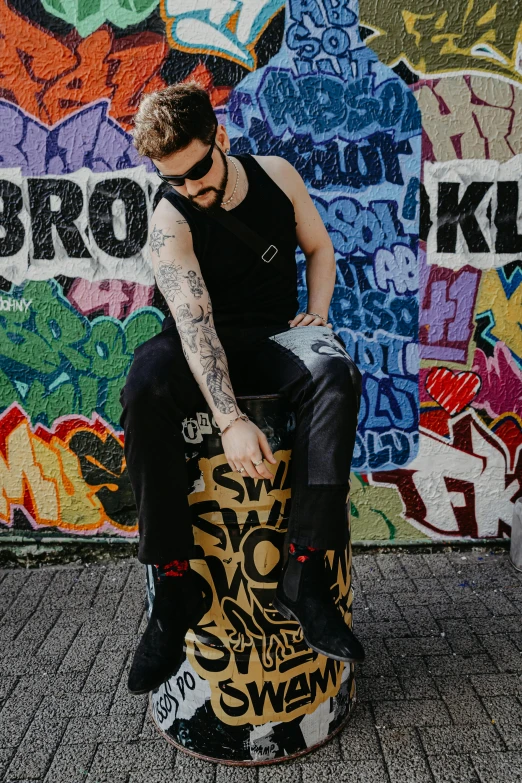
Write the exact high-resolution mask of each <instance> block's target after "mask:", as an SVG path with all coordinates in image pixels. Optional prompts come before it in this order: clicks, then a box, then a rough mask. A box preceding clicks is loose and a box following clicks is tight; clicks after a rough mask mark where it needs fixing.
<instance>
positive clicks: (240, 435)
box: [221, 419, 277, 479]
mask: <svg viewBox="0 0 522 783" xmlns="http://www.w3.org/2000/svg"><path fill="white" fill-rule="evenodd" d="M221 443H222V445H223V451H224V452H225V457H226V458H227V462H228V464H229V465H230V467H231V468H232V470H237V471H239V468H245V470H244V471H243V473H242V475H243V476H244V475H245V474H247V473H248V475H249V476H251V477H252V478H266V479H273V478H274V474H273V473H271V472H270V471H269V470H268V468H267V467H266V465H265V463H264V462H260V463H259V465H257V467H256V466H255V465H254V464H253V463H254V462H259V460H261V459H267V460H268V461H269V462H271V463H272V464H274V465H276V464H277V459H276V458H275V457H274V455H273V453H272V449H271V448H270V446H269V445H268V441H267V439H266V435H265V433H264V432H263V431H262V430H260V429H259V427H258V426H257V425H256V424H254V422H253V421H243V419H238V421H235V422H234V423H233V424H232V426H231V427H230V429H228V430H227V431H226V432H225V434H224V435H223V436H222V438H221Z"/></svg>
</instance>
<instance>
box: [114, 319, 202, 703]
mask: <svg viewBox="0 0 522 783" xmlns="http://www.w3.org/2000/svg"><path fill="white" fill-rule="evenodd" d="M169 324H171V325H170V326H169ZM164 326H166V327H168V328H164V329H163V331H162V332H161V333H160V334H158V335H156V336H155V337H153V338H152V339H151V340H148V341H147V342H146V343H144V344H143V345H141V346H140V347H139V348H138V349H137V350H136V352H135V356H134V360H133V363H132V366H131V369H130V371H129V374H128V376H127V381H126V383H125V387H124V388H123V390H122V393H121V402H122V406H123V413H122V416H121V420H120V421H121V425H122V427H123V429H124V433H125V458H126V462H127V470H128V472H129V477H130V481H131V485H132V489H133V492H134V497H135V500H136V506H137V509H138V521H139V533H140V539H139V549H138V559H139V560H140V561H141V562H142V563H150V564H154V565H155V566H156V568H155V571H156V583H155V597H154V604H153V608H152V613H151V616H150V619H149V622H148V625H147V628H146V630H145V632H144V634H143V636H142V638H141V640H140V643H139V645H138V647H137V649H136V652H135V654H134V660H133V663H132V666H131V670H130V673H129V679H128V687H129V690H130V691H131V692H132V693H136V694H138V693H146V692H147V691H149V690H152V689H153V688H156V687H158V686H159V685H160V684H161V683H162V682H164V681H165V680H166V679H168V677H169V676H171V675H172V674H174V673H175V671H176V670H177V668H178V667H179V664H180V663H181V660H182V657H183V645H184V639H185V634H186V632H187V630H188V629H189V628H190V627H194V624H197V623H198V621H199V620H200V619H201V617H202V615H203V613H204V603H203V594H202V585H201V583H200V577H199V576H198V574H197V573H196V572H195V571H192V570H191V569H190V568H189V563H188V560H189V558H190V557H191V555H192V548H193V535H192V522H191V517H190V509H189V503H188V499H187V492H188V476H187V469H186V461H185V440H184V438H183V435H182V431H181V423H182V421H183V419H184V418H185V417H186V416H189V415H190V414H191V413H192V412H193V411H194V410H197V408H198V407H199V408H200V409H201V406H202V405H204V403H205V399H204V397H203V394H202V392H201V389H200V388H199V386H198V384H197V381H196V379H195V378H194V376H193V375H192V372H191V370H190V368H189V366H188V364H187V361H186V359H185V356H184V354H183V349H182V347H181V341H180V338H179V334H178V331H177V329H176V327H175V325H174V324H173V321H172V319H170V320H169V321H166V322H165V323H164Z"/></svg>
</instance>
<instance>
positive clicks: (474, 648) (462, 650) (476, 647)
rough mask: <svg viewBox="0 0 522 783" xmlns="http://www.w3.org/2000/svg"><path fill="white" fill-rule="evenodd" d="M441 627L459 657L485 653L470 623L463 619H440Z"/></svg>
mask: <svg viewBox="0 0 522 783" xmlns="http://www.w3.org/2000/svg"><path fill="white" fill-rule="evenodd" d="M439 625H440V626H441V628H442V631H443V633H444V638H445V639H446V641H447V642H448V644H449V645H450V647H451V649H452V650H453V652H456V653H457V654H458V655H473V654H475V653H480V652H482V651H483V647H482V645H481V643H480V641H479V639H478V637H477V635H476V634H474V633H473V632H472V630H471V628H470V627H469V625H468V623H467V622H466V621H464V620H463V619H459V620H452V619H450V620H448V619H440V620H439ZM488 625H489V624H488Z"/></svg>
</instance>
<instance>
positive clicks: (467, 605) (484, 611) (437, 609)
mask: <svg viewBox="0 0 522 783" xmlns="http://www.w3.org/2000/svg"><path fill="white" fill-rule="evenodd" d="M430 612H431V613H432V615H433V616H434V617H435V619H436V620H438V619H448V618H451V617H454V618H457V619H458V618H460V617H464V618H467V617H481V618H483V619H485V618H488V617H491V612H490V611H489V609H488V608H487V606H485V605H484V604H483V603H482V601H481V600H480V598H478V597H477V596H469V597H467V598H464V596H462V598H459V597H457V598H456V600H453V601H452V600H450V599H449V598H448V597H447V596H446V599H445V600H444V599H443V600H441V601H433V603H432V604H430Z"/></svg>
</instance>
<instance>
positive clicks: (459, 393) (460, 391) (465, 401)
mask: <svg viewBox="0 0 522 783" xmlns="http://www.w3.org/2000/svg"><path fill="white" fill-rule="evenodd" d="M480 386H481V380H480V377H479V376H478V375H477V374H476V373H474V372H452V371H451V370H448V368H447V367H434V368H433V369H432V370H430V372H429V373H428V376H427V378H426V391H427V392H428V394H429V395H430V397H433V399H434V400H435V402H438V403H439V405H441V406H442V407H443V408H444V410H445V411H447V412H448V413H449V415H450V416H454V415H455V414H456V413H460V411H463V410H464V408H465V407H466V406H467V405H469V404H470V402H471V400H472V399H473V398H474V397H475V396H476V395H477V394H478V391H479V389H480Z"/></svg>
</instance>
